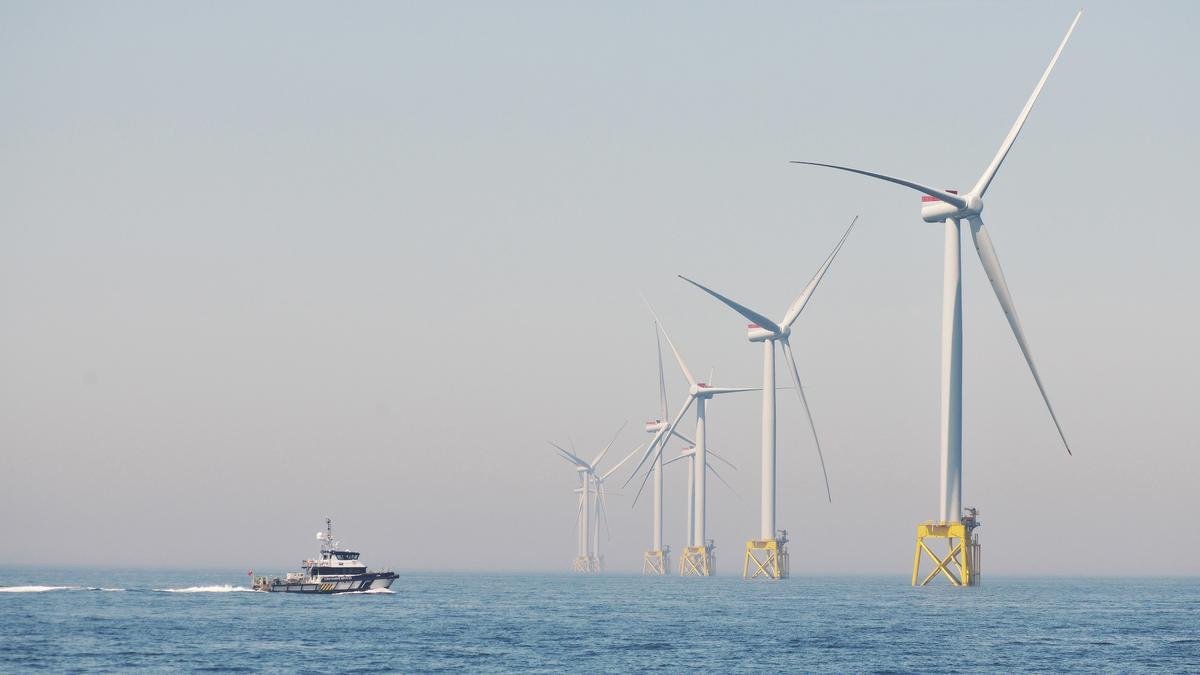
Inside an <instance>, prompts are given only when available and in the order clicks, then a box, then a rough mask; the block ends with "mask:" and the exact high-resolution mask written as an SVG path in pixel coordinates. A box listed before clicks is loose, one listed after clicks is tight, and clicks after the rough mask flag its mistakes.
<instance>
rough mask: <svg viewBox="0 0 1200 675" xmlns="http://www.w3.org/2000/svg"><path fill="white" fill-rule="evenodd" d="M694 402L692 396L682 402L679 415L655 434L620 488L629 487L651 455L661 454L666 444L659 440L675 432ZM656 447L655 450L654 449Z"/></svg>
mask: <svg viewBox="0 0 1200 675" xmlns="http://www.w3.org/2000/svg"><path fill="white" fill-rule="evenodd" d="M695 400H696V398H695V397H694V396H691V395H688V397H687V401H686V402H684V404H683V407H682V408H680V409H679V414H678V415H676V416H675V419H674V420H672V421H671V426H669V427H667V428H666V429H663V430H661V431H659V432H658V433H657V434H655V436H654V441H653V442H652V443H651V444H650V447H649V448H647V449H646V454H644V455H642V460H641V461H640V462H638V465H637V466H636V467H634V469H633V473H632V474H630V475H629V478H627V479H626V480H625V482H624V483H622V484H621V487H626V486H627V485H629V482H630V481H632V480H633V479H634V477H635V476H637V474H638V471H640V470H641V468H642V465H643V464H645V463H646V460H647V459H650V457H651V455H653V456H654V457H655V458H657V457H658V456H659V455H661V454H662V451H663V448H664V447H665V446H666V443H665V442H662V443H660V442H659V441H660V440H661V439H667V438H670V437H671V434H672V433H673V432H674V431H675V427H676V426H678V425H679V420H681V419H683V416H684V415H685V414H686V413H687V411H688V408H690V407H692V401H695ZM656 446H657V449H656ZM651 461H653V460H651Z"/></svg>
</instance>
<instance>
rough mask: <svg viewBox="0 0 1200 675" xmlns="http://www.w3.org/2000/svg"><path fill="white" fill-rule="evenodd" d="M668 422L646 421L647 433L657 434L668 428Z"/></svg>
mask: <svg viewBox="0 0 1200 675" xmlns="http://www.w3.org/2000/svg"><path fill="white" fill-rule="evenodd" d="M666 426H667V422H664V421H662V420H646V433H648V434H656V433H658V432H660V431H662V430H663V429H664V428H666Z"/></svg>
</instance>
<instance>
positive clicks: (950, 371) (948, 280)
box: [794, 9, 1083, 586]
mask: <svg viewBox="0 0 1200 675" xmlns="http://www.w3.org/2000/svg"><path fill="white" fill-rule="evenodd" d="M1082 15H1083V10H1082V9H1081V10H1079V13H1078V14H1076V15H1075V19H1074V20H1073V21H1072V22H1071V26H1070V28H1068V29H1067V34H1066V36H1064V37H1063V39H1062V42H1061V43H1059V45H1058V49H1057V50H1056V51H1055V52H1054V56H1053V58H1051V59H1050V65H1048V66H1046V70H1045V72H1043V73H1042V78H1041V79H1040V80H1039V81H1038V83H1037V86H1035V87H1034V89H1033V93H1032V94H1031V95H1030V96H1029V99H1028V100H1027V101H1026V102H1025V107H1024V108H1023V109H1022V110H1021V114H1020V115H1018V116H1017V121H1016V122H1015V123H1014V124H1013V126H1012V128H1011V129H1009V131H1008V135H1007V136H1005V138H1004V142H1003V143H1001V144H1000V150H999V151H998V152H997V153H996V155H995V157H993V158H992V161H991V163H989V164H988V166H987V168H986V169H984V171H983V174H982V175H981V176H980V177H979V180H977V181H976V182H975V185H974V186H973V187H972V188H971V189H970V190H968V191H967V192H966V193H965V194H959V193H958V191H957V190H939V189H937V188H932V187H929V186H927V185H922V184H921V183H917V182H915V181H910V180H905V179H903V178H896V177H894V176H887V175H884V174H881V173H874V172H872V171H865V170H863V169H856V168H852V167H848V166H839V165H836V164H824V163H821V162H807V161H801V162H794V163H795V164H808V165H812V166H823V167H827V168H831V169H838V170H840V171H849V172H851V173H857V174H861V175H863V176H867V177H870V178H876V179H878V180H883V181H887V182H889V183H895V184H897V185H902V186H904V187H907V188H911V189H913V190H916V191H917V192H920V193H922V194H923V196H922V197H921V217H922V218H923V219H924V220H925V222H927V223H944V226H945V257H944V262H943V281H942V339H941V349H942V359H941V361H942V363H941V439H940V441H941V443H940V445H941V453H940V454H941V472H940V478H941V481H940V483H941V484H940V495H939V497H940V499H939V504H938V507H939V519H938V522H936V523H934V522H932V521H930V522H927V523H923V524H921V525H918V526H917V543H916V551H915V554H914V557H913V575H912V583H913V585H914V586H915V585H916V584H917V575H918V572H919V570H920V563H921V558H922V555H921V554H922V551H924V552H925V553H926V554H928V555H929V556H930V557H931V558H933V559H934V561H935V562H936V563H937V567H936V568H935V569H934V570H933V572H932V573H930V574H929V576H927V577H925V578H924V579H923V580H922V581H921V584H922V585H924V584H927V583H929V581H931V580H932V579H933V578H934V577H936V576H937V575H938V574H939V573H942V574H944V575H945V576H946V577H947V578H948V579H949V580H950V583H952V584H954V585H962V586H970V585H974V584H976V583H978V579H979V567H978V562H979V543H978V542H979V539H978V535H977V534H974V533H973V531H974V529H975V527H977V526H978V520H977V518H976V515H977V512H976V511H975V509H969V510H968V513H967V514H965V515H964V513H963V508H962V343H963V336H962V278H961V268H960V257H961V256H960V245H959V240H960V229H959V227H960V223H961V222H962V221H964V220H965V221H966V222H967V223H969V224H970V226H971V238H972V239H973V240H974V242H975V250H976V251H977V252H978V253H979V261H980V263H982V265H983V269H984V272H986V273H987V277H988V281H989V282H990V283H991V286H992V290H993V291H995V293H996V299H997V300H999V301H1000V307H1001V308H1002V309H1003V310H1004V315H1005V317H1006V318H1007V319H1008V325H1009V326H1010V327H1011V328H1012V332H1013V335H1014V336H1015V337H1016V340H1017V346H1019V347H1020V348H1021V353H1022V354H1023V355H1024V356H1025V362H1026V363H1027V364H1028V365H1029V372H1030V373H1032V374H1033V381H1034V382H1035V383H1036V384H1037V388H1038V391H1039V392H1040V393H1041V395H1042V400H1043V401H1045V403H1046V409H1047V410H1048V411H1049V412H1050V419H1052V420H1053V421H1054V426H1055V427H1056V428H1057V429H1058V435H1059V438H1061V439H1062V442H1063V445H1064V446H1065V447H1066V449H1067V453H1068V454H1070V452H1071V446H1070V445H1069V444H1068V443H1067V437H1066V435H1065V434H1064V433H1063V430H1062V426H1061V425H1060V424H1059V423H1058V417H1057V416H1056V415H1055V414H1054V408H1053V407H1052V406H1051V405H1050V397H1049V396H1047V394H1046V388H1045V386H1044V385H1043V384H1042V378H1041V376H1040V375H1038V370H1037V366H1035V365H1034V363H1033V356H1032V354H1031V353H1030V351H1029V343H1028V341H1027V340H1026V339H1025V332H1024V331H1023V330H1022V329H1021V322H1020V320H1019V319H1018V318H1017V310H1016V307H1015V306H1014V304H1013V300H1012V294H1011V293H1010V292H1009V290H1008V284H1007V283H1006V282H1005V280H1004V272H1003V270H1002V269H1001V268H1000V258H999V257H997V255H996V249H995V247H994V246H993V245H992V240H991V237H989V236H988V231H987V229H986V228H985V227H984V224H983V218H982V217H981V214H982V213H983V196H984V194H985V193H986V192H987V189H988V187H989V186H990V185H991V184H992V180H993V179H994V178H995V177H996V172H997V170H999V168H1000V165H1001V163H1003V162H1004V158H1005V157H1007V156H1008V152H1009V150H1011V149H1012V146H1013V142H1015V141H1016V140H1017V135H1018V134H1020V133H1021V128H1022V127H1023V126H1024V125H1025V120H1026V119H1027V118H1028V117H1029V113H1030V111H1031V110H1033V104H1034V103H1035V102H1036V101H1037V98H1038V95H1039V94H1041V93H1042V87H1044V86H1045V84H1046V80H1047V79H1049V77H1050V71H1052V70H1053V69H1054V64H1055V63H1057V62H1058V57H1059V55H1061V54H1062V52H1063V49H1064V48H1065V47H1066V46H1067V41H1068V40H1070V39H1071V33H1072V32H1074V30H1075V26H1076V24H1078V23H1079V18H1080V17H1081V16H1082ZM927 538H937V539H946V540H947V545H948V547H949V553H947V554H946V555H945V556H939V555H936V554H934V553H933V551H931V550H930V549H929V547H928V546H927V545H926V544H925V541H924V540H925V539H927ZM956 542H957V543H956Z"/></svg>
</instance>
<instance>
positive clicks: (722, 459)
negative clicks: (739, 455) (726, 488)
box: [706, 448, 738, 471]
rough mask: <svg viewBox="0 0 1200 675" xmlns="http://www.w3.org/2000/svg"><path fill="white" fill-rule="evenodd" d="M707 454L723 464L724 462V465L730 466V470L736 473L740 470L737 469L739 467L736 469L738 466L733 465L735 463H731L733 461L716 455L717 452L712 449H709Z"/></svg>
mask: <svg viewBox="0 0 1200 675" xmlns="http://www.w3.org/2000/svg"><path fill="white" fill-rule="evenodd" d="M706 452H707V453H708V454H710V455H712V456H713V457H716V458H717V459H719V460H721V461H722V462H724V463H725V464H726V465H727V466H729V468H731V469H733V470H734V471H737V470H738V468H737V467H736V466H735V465H734V464H733V462H731V461H729V460H727V459H725V458H724V457H722V456H720V455H718V454H717V453H716V452H715V451H714V450H713V449H712V448H709V449H708V450H707V451H706Z"/></svg>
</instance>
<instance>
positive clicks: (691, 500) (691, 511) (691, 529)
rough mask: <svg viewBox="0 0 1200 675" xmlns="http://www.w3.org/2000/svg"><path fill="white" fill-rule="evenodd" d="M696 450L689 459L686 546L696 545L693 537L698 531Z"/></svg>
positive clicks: (684, 536)
mask: <svg viewBox="0 0 1200 675" xmlns="http://www.w3.org/2000/svg"><path fill="white" fill-rule="evenodd" d="M695 453H696V450H695V448H693V449H692V456H691V457H689V458H688V477H687V484H688V486H687V532H686V533H685V534H684V535H683V543H684V544H685V545H686V546H692V545H694V544H695V543H696V541H695V540H694V539H692V535H693V534H694V533H695V531H696V471H695V470H694V469H693V467H694V466H695V465H696V454H695Z"/></svg>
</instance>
